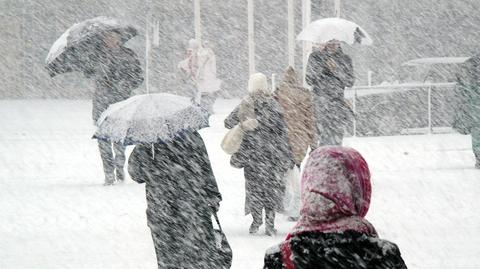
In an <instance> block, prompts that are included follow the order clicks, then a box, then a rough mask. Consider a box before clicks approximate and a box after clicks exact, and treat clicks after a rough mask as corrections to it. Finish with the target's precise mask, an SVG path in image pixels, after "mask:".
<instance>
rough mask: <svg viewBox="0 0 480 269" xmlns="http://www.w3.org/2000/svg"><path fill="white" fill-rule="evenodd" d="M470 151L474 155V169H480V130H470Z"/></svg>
mask: <svg viewBox="0 0 480 269" xmlns="http://www.w3.org/2000/svg"><path fill="white" fill-rule="evenodd" d="M471 135H472V150H473V154H474V155H475V168H480V128H475V127H473V128H472V134H471Z"/></svg>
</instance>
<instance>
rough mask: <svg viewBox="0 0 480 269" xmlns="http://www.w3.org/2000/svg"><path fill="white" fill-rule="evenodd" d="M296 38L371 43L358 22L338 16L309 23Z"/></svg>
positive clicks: (312, 40)
mask: <svg viewBox="0 0 480 269" xmlns="http://www.w3.org/2000/svg"><path fill="white" fill-rule="evenodd" d="M297 40H300V41H310V42H314V43H327V42H328V41H330V40H338V41H343V42H345V43H347V44H350V45H353V44H354V43H360V44H362V45H371V44H372V43H373V41H372V39H371V38H370V36H369V35H368V33H367V32H366V31H365V30H363V29H362V27H360V26H359V25H358V24H356V23H354V22H351V21H348V20H345V19H340V18H326V19H320V20H316V21H314V22H312V23H310V24H309V25H308V26H307V27H306V28H305V29H303V31H302V32H301V33H300V34H299V35H298V36H297Z"/></svg>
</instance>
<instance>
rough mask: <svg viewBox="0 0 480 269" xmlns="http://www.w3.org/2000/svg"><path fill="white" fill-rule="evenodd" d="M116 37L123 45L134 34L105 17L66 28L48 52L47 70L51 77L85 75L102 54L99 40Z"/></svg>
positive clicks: (120, 24) (129, 28) (135, 33)
mask: <svg viewBox="0 0 480 269" xmlns="http://www.w3.org/2000/svg"><path fill="white" fill-rule="evenodd" d="M112 32H114V33H116V34H118V35H119V36H120V40H121V41H120V42H121V43H122V44H123V43H125V42H127V41H128V40H130V39H131V38H132V37H134V36H136V35H137V30H136V29H135V28H134V27H132V26H130V25H126V24H123V23H120V22H119V21H118V20H116V19H113V18H108V17H97V18H93V19H89V20H86V21H83V22H80V23H77V24H74V25H73V26H72V27H70V28H68V29H67V31H65V33H63V34H62V35H61V36H60V37H59V38H58V39H57V41H55V43H54V44H53V45H52V47H51V48H50V52H49V53H48V55H47V59H46V68H47V70H48V73H49V74H50V76H51V77H54V76H56V75H58V74H63V73H67V72H72V71H85V70H86V69H88V65H89V64H91V62H92V57H93V56H95V55H96V54H97V53H98V51H99V50H101V48H102V46H104V45H103V43H102V40H103V39H102V37H103V36H105V35H106V34H108V33H112Z"/></svg>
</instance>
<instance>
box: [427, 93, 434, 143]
mask: <svg viewBox="0 0 480 269" xmlns="http://www.w3.org/2000/svg"><path fill="white" fill-rule="evenodd" d="M432 132H433V129H432V85H430V86H428V134H432Z"/></svg>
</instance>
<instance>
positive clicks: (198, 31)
mask: <svg viewBox="0 0 480 269" xmlns="http://www.w3.org/2000/svg"><path fill="white" fill-rule="evenodd" d="M193 8H194V24H195V39H196V40H197V41H198V42H199V43H200V44H202V17H201V13H200V0H193Z"/></svg>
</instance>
